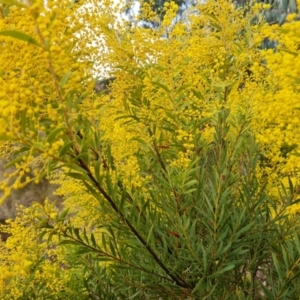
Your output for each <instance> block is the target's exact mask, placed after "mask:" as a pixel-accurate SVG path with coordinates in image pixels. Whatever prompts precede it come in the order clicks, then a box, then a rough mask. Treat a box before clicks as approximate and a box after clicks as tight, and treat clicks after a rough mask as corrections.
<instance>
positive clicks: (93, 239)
mask: <svg viewBox="0 0 300 300" xmlns="http://www.w3.org/2000/svg"><path fill="white" fill-rule="evenodd" d="M91 241H92V244H93V246H94V248H98V246H97V243H96V240H95V236H94V235H93V234H92V233H91Z"/></svg>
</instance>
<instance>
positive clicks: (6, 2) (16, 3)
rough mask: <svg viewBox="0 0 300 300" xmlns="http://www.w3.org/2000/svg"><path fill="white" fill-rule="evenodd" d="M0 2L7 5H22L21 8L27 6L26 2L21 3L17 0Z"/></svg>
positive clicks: (0, 0) (1, 0) (2, 0)
mask: <svg viewBox="0 0 300 300" xmlns="http://www.w3.org/2000/svg"><path fill="white" fill-rule="evenodd" d="M0 3H2V4H6V5H8V6H13V5H15V6H18V7H22V8H28V6H27V5H26V4H24V3H21V2H19V1H17V0H0Z"/></svg>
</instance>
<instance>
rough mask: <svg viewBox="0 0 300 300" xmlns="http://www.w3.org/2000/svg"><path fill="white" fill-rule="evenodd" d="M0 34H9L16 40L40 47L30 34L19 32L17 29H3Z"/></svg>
mask: <svg viewBox="0 0 300 300" xmlns="http://www.w3.org/2000/svg"><path fill="white" fill-rule="evenodd" d="M0 35H3V36H10V37H12V38H15V39H17V40H21V41H24V42H28V43H30V44H33V45H35V46H38V47H41V45H40V44H39V43H38V42H37V41H36V40H35V39H34V38H33V37H31V36H30V35H28V34H26V33H23V32H19V31H15V30H4V31H0Z"/></svg>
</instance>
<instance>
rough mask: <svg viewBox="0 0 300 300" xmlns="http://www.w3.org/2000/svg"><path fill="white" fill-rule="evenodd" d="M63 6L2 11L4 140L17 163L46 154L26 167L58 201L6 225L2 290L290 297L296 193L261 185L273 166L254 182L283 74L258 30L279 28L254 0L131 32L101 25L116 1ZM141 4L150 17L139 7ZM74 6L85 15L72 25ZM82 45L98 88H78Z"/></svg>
mask: <svg viewBox="0 0 300 300" xmlns="http://www.w3.org/2000/svg"><path fill="white" fill-rule="evenodd" d="M106 4H107V5H109V4H108V3H106ZM69 5H70V3H69V2H68V1H59V2H58V1H48V3H47V5H45V3H43V2H39V1H35V2H34V3H29V4H27V5H21V2H19V6H22V7H21V8H18V7H11V10H10V11H9V13H8V15H7V16H5V18H3V19H2V21H1V30H2V31H1V32H0V34H1V33H2V35H3V41H2V47H3V54H1V59H2V60H3V62H4V68H5V70H6V72H5V74H3V77H2V83H3V87H4V91H5V92H4V93H3V94H2V95H1V97H2V98H1V99H2V100H1V101H0V104H1V105H2V110H1V111H0V112H1V119H0V121H1V122H2V123H1V124H2V125H3V127H1V130H2V131H1V139H2V146H5V143H6V142H7V140H9V141H13V142H17V143H19V144H20V145H22V146H23V147H20V149H19V152H18V156H17V157H16V160H15V161H13V162H12V164H15V166H16V168H18V169H19V170H20V171H21V170H24V167H25V169H26V167H27V166H28V165H30V164H31V163H32V161H33V162H34V161H35V159H37V158H39V159H42V161H43V162H44V167H43V168H42V170H41V171H40V172H38V173H36V178H35V180H39V179H40V178H42V177H43V176H45V175H49V176H51V175H52V176H54V177H55V178H54V180H56V181H58V182H59V183H60V184H61V189H60V193H61V194H63V195H64V196H65V198H66V201H65V203H64V204H65V205H66V206H67V207H68V209H69V210H66V211H64V212H58V211H57V210H55V208H54V206H53V205H50V204H49V203H47V202H46V205H45V206H44V207H43V206H40V205H37V204H36V205H34V206H33V207H32V208H29V209H24V210H20V214H19V216H18V217H17V219H16V221H15V222H10V224H9V225H8V226H6V229H5V230H6V231H8V232H9V233H11V234H12V236H11V237H10V238H9V239H8V240H7V242H6V243H5V244H4V243H2V244H1V268H2V270H3V272H2V273H1V275H0V276H2V277H1V284H2V289H1V290H2V295H1V296H3V298H4V299H5V298H7V299H12V298H15V299H22V298H24V299H28V298H29V299H30V298H52V299H60V298H63V299H71V298H73V299H74V298H75V299H85V298H95V299H101V298H102V299H107V298H112V299H114V298H116V299H118V298H121V299H123V298H124V299H125V298H128V297H136V298H137V299H139V298H158V297H162V298H164V299H182V298H187V299H189V298H191V299H198V298H199V297H201V298H204V299H205V298H206V299H223V298H224V299H259V298H260V297H268V298H271V299H273V298H274V299H280V298H284V297H291V298H294V297H296V295H298V294H299V290H298V289H299V288H298V287H299V283H298V261H299V251H300V248H299V237H298V231H297V228H298V225H299V224H298V222H299V220H298V218H297V216H295V215H289V214H288V213H287V212H288V211H289V209H290V208H291V207H295V205H296V204H297V198H295V197H296V196H297V193H296V191H295V190H294V188H293V184H292V182H291V181H289V185H288V188H286V186H285V184H283V185H282V186H281V187H280V188H279V190H278V189H277V190H276V191H275V192H274V190H272V191H271V188H273V186H272V184H273V182H272V181H274V182H275V183H277V182H278V181H276V180H277V179H278V178H279V179H280V178H283V176H284V174H282V173H280V172H277V173H276V172H275V175H274V176H273V177H272V178H271V180H269V178H268V177H267V180H265V178H266V176H265V173H266V170H264V169H263V170H262V168H261V167H260V166H259V165H258V161H259V157H260V153H261V152H264V154H266V155H268V156H269V157H270V158H274V156H275V157H276V155H278V153H279V152H280V147H281V146H282V142H283V137H285V136H286V135H287V133H288V131H286V129H287V128H285V127H284V128H281V127H275V128H276V129H277V131H276V132H277V133H276V134H277V136H278V140H279V143H278V144H277V143H276V144H275V145H274V146H272V147H271V144H270V143H269V140H268V137H270V136H271V137H272V139H274V138H273V135H270V134H271V133H270V130H269V129H270V124H269V123H268V122H269V119H268V120H267V121H265V119H264V117H265V115H264V113H265V111H264V110H261V109H260V107H261V101H262V99H264V97H265V96H266V95H269V93H271V92H274V93H277V92H278V90H277V88H278V87H279V89H280V91H281V92H282V93H283V92H284V88H285V87H284V86H283V85H280V86H278V85H275V83H276V80H275V81H274V82H273V80H274V77H273V74H274V76H275V79H276V78H277V77H278V74H276V73H275V72H274V73H272V70H270V69H269V68H267V67H264V66H262V65H261V61H262V59H263V58H265V56H262V53H261V52H260V51H259V49H258V45H260V43H261V41H262V39H263V38H264V35H263V34H262V29H264V28H266V31H265V32H266V34H269V35H270V34H271V33H272V31H273V30H274V31H276V30H277V29H276V28H273V27H272V28H271V29H270V27H265V26H267V25H266V24H265V23H264V21H263V19H262V18H261V19H259V18H258V20H259V22H258V23H257V24H255V25H253V24H252V19H253V15H256V14H257V13H259V9H260V8H256V7H252V8H250V13H249V15H247V16H246V18H245V17H244V15H243V13H242V11H239V10H236V9H235V8H234V6H233V5H232V4H231V3H228V2H226V1H219V2H214V1H211V2H209V3H207V4H201V5H199V6H197V9H199V11H201V14H198V15H192V16H191V18H190V19H191V22H190V23H188V24H182V23H178V24H176V25H175V26H174V27H172V20H173V17H174V14H175V13H176V5H175V4H174V3H172V4H171V5H170V7H169V8H165V9H166V10H167V13H166V14H165V19H164V22H163V23H162V27H161V28H159V29H155V30H145V29H141V28H131V29H130V31H129V30H127V28H126V26H123V27H121V26H118V24H117V22H116V23H113V24H114V25H115V27H114V30H112V29H111V26H110V24H112V23H111V22H113V20H114V17H115V16H116V15H114V14H116V11H115V10H114V9H115V8H111V11H110V12H111V13H110V14H107V11H108V10H107V8H108V6H107V7H106V9H105V5H104V7H102V6H101V5H99V6H92V7H89V8H86V7H84V6H82V5H81V4H75V5H73V6H69ZM212 12H213V14H212ZM78 14H79V15H78ZM143 14H144V15H146V16H147V17H148V18H151V17H152V15H151V14H150V12H149V10H148V6H147V5H145V6H143ZM67 15H68V17H66V16H67ZM78 16H81V17H82V18H83V19H84V20H86V24H87V25H93V26H94V27H93V26H90V27H88V28H87V29H86V30H85V29H84V28H82V24H81V20H82V18H79V17H78ZM91 16H92V17H93V18H91ZM15 20H19V21H20V22H15ZM24 20H26V24H27V26H24ZM71 21H72V22H71ZM208 22H209V24H211V26H206V25H207V24H208ZM70 24H71V25H70ZM9 26H11V27H13V29H14V30H15V31H9V32H7V30H8V27H9ZM38 29H40V30H38ZM3 30H6V31H5V32H4V33H3ZM24 30H26V34H27V35H29V36H30V37H31V39H28V36H27V35H22V34H21V35H20V34H19V33H18V32H19V31H22V32H23V31H24ZM268 30H269V31H268ZM270 31H271V33H270ZM16 32H17V33H16ZM129 32H130V34H129ZM23 33H24V32H23ZM84 33H85V34H86V37H87V38H89V37H93V36H94V35H96V34H97V35H102V36H103V38H104V41H105V46H103V45H102V44H101V45H102V46H101V47H102V48H101V49H103V51H102V52H100V53H98V52H96V51H95V48H93V46H91V51H90V52H89V51H87V46H86V44H85V43H84V42H85V41H86V40H84V37H85V35H84ZM241 33H243V34H241ZM166 34H167V35H168V39H163V38H162V37H163V36H166ZM20 39H21V41H20ZM24 39H27V41H29V42H31V43H29V44H26V47H25V49H26V50H27V51H28V53H29V55H27V56H25V59H24V60H22V59H21V58H20V57H19V56H18V55H15V56H13V55H14V53H16V50H17V49H23V48H22V47H21V46H24V44H23V43H24ZM101 43H103V41H102V42H101ZM103 44H104V43H103ZM149 45H151V46H152V47H149ZM287 46H289V45H288V44H287ZM105 47H108V50H109V51H107V49H105ZM12 49H13V50H14V51H12ZM104 50H105V51H104ZM296 54H297V53H296ZM2 55H3V56H2ZM11 57H13V58H14V59H10V60H9V58H11ZM270 57H271V58H272V57H273V56H272V55H270ZM92 59H95V60H97V59H98V60H99V61H100V62H102V63H103V65H105V63H106V62H109V63H110V65H111V68H112V70H113V71H111V72H112V73H113V74H112V76H114V77H116V80H115V81H114V82H113V84H112V85H111V94H110V95H106V94H105V93H102V94H99V95H98V96H95V95H94V94H93V93H90V92H86V89H87V90H90V91H91V90H92V76H91V69H92V68H93V66H91V60H92ZM8 61H9V62H10V63H8ZM249 65H250V66H251V70H252V72H253V75H252V78H246V79H245V76H244V71H245V70H246V69H248V68H249ZM37 66H38V67H37ZM15 67H16V68H17V70H18V71H14V68H15ZM18 72H20V74H21V76H19V75H18V74H19V73H18ZM22 76H23V77H22ZM280 78H281V77H280ZM283 78H285V77H283ZM250 79H255V80H250ZM20 83H22V84H21V85H20V86H21V88H20V90H19V91H16V89H15V88H14V87H15V86H16V85H17V84H20ZM241 83H243V84H244V85H243V90H242V91H241V89H240V84H241ZM89 87H90V88H89ZM293 93H294V94H293V95H296V93H297V91H294V92H293ZM36 95H38V97H37V96H36ZM270 98H271V97H269V98H268V99H270ZM10 99H14V100H13V102H10ZM280 99H281V100H280ZM282 99H283V98H282V97H278V98H276V101H278V102H277V103H278V104H280V105H282V104H283V101H282ZM293 99H295V98H293ZM19 100H23V102H22V101H19ZM266 102H267V101H266ZM292 110H293V106H292V107H287V108H286V110H285V111H284V112H285V114H286V115H287V116H290V115H291V113H292ZM277 112H278V111H277ZM285 114H284V113H282V115H280V117H282V118H283V117H284V115H285ZM297 114H298V112H297V111H296V112H295V115H297ZM286 123H287V126H288V123H289V119H287V120H286ZM281 129H282V130H281ZM40 131H43V132H44V133H45V134H44V136H41V135H40V134H39V132H40ZM291 161H293V159H292V158H291V157H289V158H288V159H287V161H284V162H281V163H282V164H281V166H288V167H292V165H291V164H290V165H288V163H289V162H291ZM275 162H276V163H277V161H275ZM57 168H60V169H61V170H62V172H61V173H58V174H56V173H55V170H56V169H57ZM272 170H275V171H278V170H280V168H279V169H278V168H277V167H275V168H274V169H272ZM267 174H270V172H269V173H267ZM19 175H22V176H23V175H24V174H19ZM1 187H2V188H3V189H4V190H6V191H7V192H9V190H10V187H8V186H7V185H6V184H5V182H3V183H2V186H1ZM18 187H19V186H18V184H16V185H14V186H13V188H18ZM69 213H70V214H69ZM278 242H279V243H278ZM62 269H63V270H64V271H63V272H62V271H61V270H62ZM264 285H266V287H265V286H264Z"/></svg>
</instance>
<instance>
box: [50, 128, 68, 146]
mask: <svg viewBox="0 0 300 300" xmlns="http://www.w3.org/2000/svg"><path fill="white" fill-rule="evenodd" d="M64 129H65V128H63V127H58V128H55V129H54V130H53V131H52V132H51V133H50V134H49V135H48V136H47V142H48V143H50V144H51V143H52V142H53V141H54V139H55V138H56V136H57V135H58V133H59V132H60V131H62V130H64Z"/></svg>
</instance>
